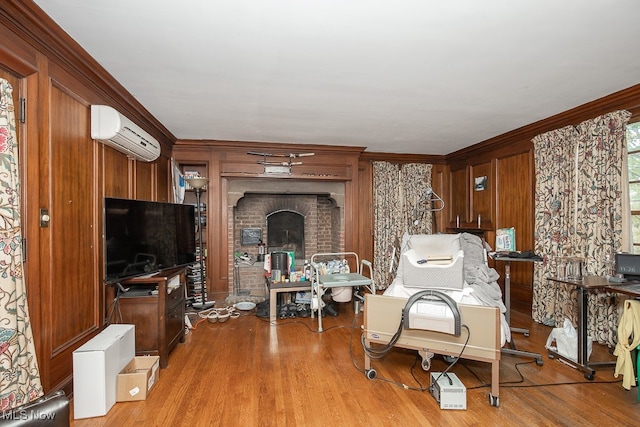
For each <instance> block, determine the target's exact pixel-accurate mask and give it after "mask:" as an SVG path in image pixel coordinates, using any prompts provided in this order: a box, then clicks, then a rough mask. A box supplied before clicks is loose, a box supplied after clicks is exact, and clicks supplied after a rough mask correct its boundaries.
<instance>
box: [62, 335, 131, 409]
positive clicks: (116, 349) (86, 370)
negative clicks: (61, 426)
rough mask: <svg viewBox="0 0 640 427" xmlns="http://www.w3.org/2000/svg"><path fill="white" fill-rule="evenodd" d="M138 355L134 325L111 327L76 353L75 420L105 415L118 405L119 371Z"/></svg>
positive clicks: (74, 368)
mask: <svg viewBox="0 0 640 427" xmlns="http://www.w3.org/2000/svg"><path fill="white" fill-rule="evenodd" d="M135 352H136V345H135V326H134V325H109V326H107V328H105V330H104V331H102V332H100V333H99V334H98V335H96V336H95V337H93V338H92V339H91V340H89V341H87V342H86V343H85V344H84V345H82V346H81V347H79V348H78V349H77V350H76V351H74V352H73V415H74V418H75V419H79V418H90V417H99V416H103V415H106V414H107V412H109V409H111V407H112V406H113V405H114V404H115V402H116V381H117V378H118V374H119V373H120V371H121V370H122V369H123V368H124V367H125V366H127V363H129V362H130V361H131V359H133V358H134V356H135Z"/></svg>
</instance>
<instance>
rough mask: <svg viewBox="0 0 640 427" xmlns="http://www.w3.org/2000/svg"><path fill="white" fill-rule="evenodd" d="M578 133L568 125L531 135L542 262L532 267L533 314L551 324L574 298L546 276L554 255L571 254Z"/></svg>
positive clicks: (536, 227) (553, 265) (553, 270)
mask: <svg viewBox="0 0 640 427" xmlns="http://www.w3.org/2000/svg"><path fill="white" fill-rule="evenodd" d="M577 137H578V135H577V132H576V130H575V129H574V128H573V127H572V126H569V127H565V128H562V129H558V130H554V131H551V132H547V133H544V134H542V135H538V136H536V137H535V138H534V139H533V147H534V151H533V153H534V161H535V173H536V193H535V225H534V230H535V231H534V250H535V252H536V253H537V254H539V255H541V256H542V257H543V262H542V263H541V264H536V265H535V268H534V277H533V306H532V317H533V320H535V321H537V322H540V323H544V324H546V325H550V326H555V324H556V323H558V322H560V323H562V322H563V317H562V310H563V306H564V305H570V304H571V302H572V301H573V300H572V299H570V298H568V296H569V291H570V290H571V289H569V288H567V287H566V286H561V285H557V286H554V285H550V284H549V283H548V282H547V280H546V279H545V278H546V277H551V276H556V271H557V270H556V268H557V258H558V257H561V256H567V255H571V252H572V251H573V248H574V244H573V240H574V236H575V225H574V220H573V218H574V215H573V213H572V212H573V210H574V204H573V200H574V197H573V195H574V190H573V185H572V183H573V182H574V180H575V167H574V164H575V146H576V140H577ZM573 305H574V306H575V304H573ZM567 309H568V310H571V309H573V307H567ZM558 319H560V320H558Z"/></svg>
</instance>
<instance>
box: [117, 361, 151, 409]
mask: <svg viewBox="0 0 640 427" xmlns="http://www.w3.org/2000/svg"><path fill="white" fill-rule="evenodd" d="M159 378H160V357H158V356H136V357H134V358H133V360H131V362H129V363H128V364H127V366H125V367H124V369H123V370H122V371H120V373H119V374H118V381H117V391H116V401H117V402H130V401H134V400H145V399H146V398H147V395H148V394H149V391H151V389H152V388H153V386H154V385H155V383H156V382H157V381H158V379H159Z"/></svg>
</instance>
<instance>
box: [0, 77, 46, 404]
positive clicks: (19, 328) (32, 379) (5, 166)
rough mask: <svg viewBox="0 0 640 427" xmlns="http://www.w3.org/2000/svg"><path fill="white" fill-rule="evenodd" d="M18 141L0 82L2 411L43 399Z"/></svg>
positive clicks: (8, 90) (8, 95)
mask: <svg viewBox="0 0 640 427" xmlns="http://www.w3.org/2000/svg"><path fill="white" fill-rule="evenodd" d="M18 177H19V174H18V141H17V138H16V122H15V113H14V108H13V89H12V87H11V85H10V84H9V82H7V81H6V80H4V79H0V373H1V374H2V376H1V377H0V378H1V379H0V405H1V407H0V409H1V410H2V411H6V410H8V409H12V408H15V407H17V406H20V405H22V404H24V403H27V402H30V401H31V400H33V399H35V398H37V397H39V396H41V395H42V394H43V390H42V385H41V383H40V374H39V371H38V364H37V361H36V352H35V346H34V343H33V335H32V331H31V324H30V320H29V310H28V307H27V294H26V289H25V285H24V281H23V276H22V252H21V250H22V233H21V224H20V183H19V179H18Z"/></svg>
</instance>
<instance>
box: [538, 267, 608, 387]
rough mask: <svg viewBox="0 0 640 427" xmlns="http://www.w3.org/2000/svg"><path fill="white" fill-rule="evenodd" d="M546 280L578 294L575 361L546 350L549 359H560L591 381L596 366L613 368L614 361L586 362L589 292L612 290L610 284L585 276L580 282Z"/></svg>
mask: <svg viewBox="0 0 640 427" xmlns="http://www.w3.org/2000/svg"><path fill="white" fill-rule="evenodd" d="M547 280H549V281H551V282H556V283H561V284H563V285H570V286H574V287H575V288H576V290H577V293H578V301H577V303H578V325H577V327H576V332H577V333H578V354H577V360H571V359H569V358H567V357H565V356H563V355H561V354H559V353H558V352H555V351H552V350H548V351H549V357H550V358H554V357H557V358H559V359H561V360H562V361H563V362H565V363H567V364H568V365H569V366H573V367H574V368H576V369H580V370H581V371H582V372H584V377H585V378H586V379H588V380H593V377H594V375H595V373H596V371H595V367H596V366H615V364H616V361H615V360H614V361H608V362H591V363H589V361H588V358H589V357H588V352H587V340H588V339H589V337H588V333H587V325H588V323H587V320H588V318H587V313H588V311H589V310H588V308H589V307H588V303H589V299H588V298H589V292H590V291H594V290H598V289H609V290H612V283H611V282H609V281H608V280H607V279H606V278H605V277H602V276H585V277H584V278H583V279H582V280H571V279H559V278H557V277H550V278H548V279H547ZM616 292H617V291H616Z"/></svg>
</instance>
